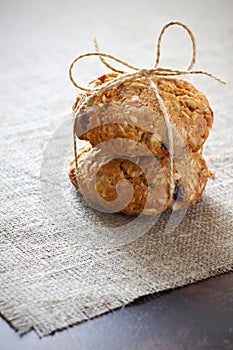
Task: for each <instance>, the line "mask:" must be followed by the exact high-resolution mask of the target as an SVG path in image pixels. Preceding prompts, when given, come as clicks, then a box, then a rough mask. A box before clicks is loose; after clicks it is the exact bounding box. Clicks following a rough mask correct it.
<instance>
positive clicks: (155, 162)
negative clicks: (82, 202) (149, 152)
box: [69, 145, 208, 216]
mask: <svg viewBox="0 0 233 350" xmlns="http://www.w3.org/2000/svg"><path fill="white" fill-rule="evenodd" d="M77 164H78V171H77V174H76V170H75V161H72V162H71V164H70V172H69V176H70V180H71V182H72V183H73V185H74V186H75V187H77V189H78V190H79V191H80V192H81V193H82V194H84V195H85V196H86V197H87V198H89V199H90V200H91V201H92V202H94V203H97V204H98V205H100V206H101V207H102V208H104V209H105V210H106V211H110V212H123V213H125V214H127V215H138V214H140V213H142V214H145V215H150V216H155V215H157V214H158V213H160V212H163V211H165V210H166V209H167V208H168V207H170V208H171V209H172V210H177V209H181V208H184V207H188V206H190V205H193V204H194V203H195V202H196V201H197V200H198V199H199V198H200V196H201V194H202V192H203V190H204V188H205V185H206V182H207V175H208V174H207V167H206V163H205V161H204V159H203V158H202V156H201V155H200V154H199V153H192V152H190V153H188V154H186V155H185V156H184V157H182V158H179V159H176V160H175V161H174V183H175V188H174V192H173V196H172V198H170V195H169V193H170V172H169V164H170V163H169V157H164V158H162V159H159V158H156V157H147V156H146V157H145V156H141V157H134V158H131V159H127V158H113V156H111V155H109V154H106V153H104V152H103V150H102V149H99V148H92V147H91V146H90V145H88V146H87V147H86V148H82V149H81V150H80V151H79V153H78V157H77ZM129 184H131V186H130V185H129Z"/></svg>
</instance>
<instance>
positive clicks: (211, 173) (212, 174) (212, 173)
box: [208, 169, 215, 180]
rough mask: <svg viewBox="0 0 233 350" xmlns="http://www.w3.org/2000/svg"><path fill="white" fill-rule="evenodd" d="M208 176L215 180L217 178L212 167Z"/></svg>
mask: <svg viewBox="0 0 233 350" xmlns="http://www.w3.org/2000/svg"><path fill="white" fill-rule="evenodd" d="M208 176H209V177H210V178H211V179H213V180H214V179H215V173H214V172H213V171H212V170H210V169H208Z"/></svg>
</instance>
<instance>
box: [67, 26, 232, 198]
mask: <svg viewBox="0 0 233 350" xmlns="http://www.w3.org/2000/svg"><path fill="white" fill-rule="evenodd" d="M174 25H178V26H180V27H182V28H183V29H185V31H186V32H187V33H188V35H189V37H190V39H191V43H192V58H191V61H190V64H189V66H188V67H187V69H184V70H179V69H172V68H162V67H159V62H160V56H161V41H162V37H163V35H164V32H165V31H166V29H167V28H168V27H171V26H174ZM94 46H95V50H96V51H95V52H88V53H85V54H83V55H80V56H78V57H76V58H75V59H74V60H73V62H72V63H71V65H70V68H69V77H70V80H71V82H72V83H73V84H74V86H75V87H77V88H78V89H80V90H83V91H86V92H90V93H91V94H90V95H88V98H87V99H85V100H84V101H83V102H82V103H81V104H80V106H79V108H78V110H77V111H76V112H75V116H74V117H75V118H74V123H75V120H76V118H77V117H78V115H79V112H80V110H81V109H82V108H83V107H84V106H85V105H87V103H88V101H89V100H90V99H91V98H93V97H94V96H95V95H97V94H98V93H100V92H102V91H104V90H105V89H107V88H112V87H115V86H117V85H120V84H122V83H125V82H127V81H131V80H134V79H140V78H142V77H146V78H147V79H148V82H149V85H150V88H151V89H152V91H153V92H154V94H155V96H156V99H157V101H158V103H159V107H160V109H161V112H162V113H163V117H164V121H165V125H166V129H167V133H168V140H169V145H168V150H169V157H170V171H169V172H170V191H169V192H170V199H172V197H173V192H174V188H175V183H174V175H173V168H174V155H173V153H174V146H173V132H172V126H171V122H170V118H169V114H168V112H167V109H166V107H165V105H164V102H163V99H162V97H161V96H160V93H159V89H158V87H157V84H156V83H155V81H154V80H152V79H151V76H157V77H175V76H181V75H189V74H191V75H193V74H194V75H195V74H202V75H206V76H208V77H210V78H213V79H215V80H217V81H218V82H220V83H223V84H226V82H225V81H224V80H222V79H220V78H218V77H217V76H215V75H213V74H212V73H209V72H206V71H202V70H192V68H193V66H194V64H195V62H196V56H197V47H196V40H195V37H194V35H193V32H192V31H191V29H190V28H189V27H188V26H187V25H185V24H183V23H181V22H169V23H167V24H166V25H165V26H164V27H163V28H162V30H161V32H160V35H159V37H158V41H157V50H156V60H155V64H154V66H153V67H152V68H139V67H136V66H133V65H132V64H129V63H128V62H126V61H124V60H121V59H120V58H117V57H116V56H114V55H111V54H108V53H104V52H100V50H99V45H98V42H97V39H96V38H94ZM90 56H97V57H99V58H100V60H101V62H102V63H103V64H104V65H105V66H106V67H107V68H109V69H111V70H112V71H114V72H117V73H120V74H119V75H118V76H117V77H116V78H114V79H112V80H110V81H108V82H105V83H103V84H101V85H100V86H98V87H89V88H86V87H84V86H81V85H79V84H77V82H76V81H75V80H74V78H73V68H74V65H75V64H76V63H77V62H78V61H80V60H81V59H83V58H85V57H90ZM105 58H109V59H111V60H113V61H115V62H117V63H120V64H122V65H123V66H125V67H127V68H129V69H130V70H129V71H123V70H119V69H117V68H115V67H114V66H112V65H111V64H110V63H108V62H107V61H106V60H105ZM74 154H75V162H76V172H77V171H78V164H77V147H76V135H75V132H74Z"/></svg>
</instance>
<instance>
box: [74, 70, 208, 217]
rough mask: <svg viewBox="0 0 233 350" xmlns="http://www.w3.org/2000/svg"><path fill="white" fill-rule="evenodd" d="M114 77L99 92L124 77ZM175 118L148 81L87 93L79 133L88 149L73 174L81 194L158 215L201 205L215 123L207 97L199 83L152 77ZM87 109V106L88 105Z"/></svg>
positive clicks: (114, 208)
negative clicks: (207, 146)
mask: <svg viewBox="0 0 233 350" xmlns="http://www.w3.org/2000/svg"><path fill="white" fill-rule="evenodd" d="M117 75H118V73H109V74H106V75H103V76H101V77H99V78H98V79H96V80H94V81H93V82H91V87H97V86H100V85H101V84H103V83H106V82H109V81H111V80H112V79H113V78H116V77H117ZM150 79H152V81H154V83H155V84H156V86H157V89H158V91H159V95H160V96H161V98H162V100H163V104H164V106H165V108H166V111H167V114H168V116H169V128H170V131H172V154H171V147H170V143H171V139H170V138H169V130H168V125H167V124H166V120H165V116H164V112H162V110H161V105H160V104H159V102H158V100H157V98H156V96H155V93H154V91H153V89H151V85H150V83H149V80H148V78H146V77H145V78H141V79H140V80H139V79H135V80H131V81H127V82H124V83H122V84H120V85H117V86H114V87H106V89H104V90H101V92H98V93H96V94H91V93H89V92H86V93H84V94H80V95H79V96H78V97H77V100H76V102H75V104H74V106H73V109H74V114H75V115H76V112H77V110H78V111H79V113H78V115H76V119H75V131H76V134H77V136H78V137H79V138H80V139H81V140H85V141H86V145H85V146H84V147H82V148H81V149H79V150H78V153H77V159H76V161H75V160H73V161H72V162H71V165H70V172H69V176H70V179H71V181H72V183H73V184H74V185H75V186H76V187H77V188H78V190H79V191H80V192H81V193H82V194H84V195H85V196H86V197H87V198H89V199H90V200H91V201H92V202H94V203H97V204H98V205H100V206H101V207H102V208H104V209H105V210H107V211H111V212H118V211H120V212H123V213H125V214H127V215H138V214H140V213H142V214H145V215H151V216H154V215H157V214H158V213H160V212H162V211H164V210H166V209H167V208H171V209H172V210H177V209H181V208H184V207H187V206H190V205H193V204H194V203H195V202H196V201H197V200H198V199H199V198H200V196H201V194H202V192H203V190H204V188H205V185H206V182H207V177H208V169H207V166H206V163H205V161H204V159H203V157H202V155H201V150H202V147H203V144H204V142H205V140H206V139H207V137H208V135H209V130H210V128H211V126H212V123H213V113H212V111H211V108H210V106H209V103H208V101H207V99H206V97H205V96H204V95H203V94H202V93H201V92H199V91H198V90H197V89H196V88H195V87H194V86H193V85H192V84H190V83H189V82H187V81H185V80H181V79H173V78H160V77H153V76H152V77H150ZM80 106H81V107H80Z"/></svg>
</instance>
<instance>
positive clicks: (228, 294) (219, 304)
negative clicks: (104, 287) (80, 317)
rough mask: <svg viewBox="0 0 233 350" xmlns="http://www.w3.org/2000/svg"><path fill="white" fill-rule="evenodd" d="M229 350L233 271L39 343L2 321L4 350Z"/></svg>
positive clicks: (0, 347)
mask: <svg viewBox="0 0 233 350" xmlns="http://www.w3.org/2000/svg"><path fill="white" fill-rule="evenodd" d="M71 349H72V350H189V349H195V350H198V349H202V350H207V349H209V350H215V349H216V350H221V349H224V350H231V349H233V273H229V274H225V275H221V276H217V277H214V278H210V279H208V280H205V281H202V282H199V283H197V284H193V285H189V286H186V287H183V288H178V289H175V290H173V291H169V292H163V293H159V294H155V295H152V296H148V297H144V298H141V299H139V300H137V301H136V302H134V303H132V304H131V305H129V306H127V307H125V308H122V309H119V310H116V311H114V312H111V313H108V314H106V315H103V316H100V317H98V318H96V319H94V320H90V321H88V322H84V323H82V324H80V325H76V326H74V327H72V328H70V329H68V330H64V331H62V332H57V333H56V334H55V335H52V336H48V337H45V338H42V339H39V338H38V337H37V335H36V334H35V332H30V333H28V334H25V335H23V336H21V337H20V336H19V335H18V334H16V333H15V331H14V330H13V329H11V328H10V326H9V325H8V324H7V323H6V322H5V321H3V320H2V319H0V350H71Z"/></svg>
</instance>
